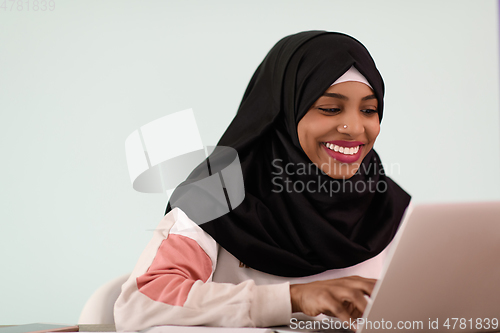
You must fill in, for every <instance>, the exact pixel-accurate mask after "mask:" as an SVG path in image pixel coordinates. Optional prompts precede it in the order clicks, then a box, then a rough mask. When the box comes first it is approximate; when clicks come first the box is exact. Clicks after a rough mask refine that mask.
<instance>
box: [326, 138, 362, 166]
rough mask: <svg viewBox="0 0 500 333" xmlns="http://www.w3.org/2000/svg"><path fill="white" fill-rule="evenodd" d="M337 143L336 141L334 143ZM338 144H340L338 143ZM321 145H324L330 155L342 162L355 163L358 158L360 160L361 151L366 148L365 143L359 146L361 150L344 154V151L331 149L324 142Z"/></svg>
mask: <svg viewBox="0 0 500 333" xmlns="http://www.w3.org/2000/svg"><path fill="white" fill-rule="evenodd" d="M333 142H339V141H332V143H333ZM334 144H336V143H334ZM337 145H338V146H340V145H339V144H337ZM321 147H323V149H325V150H326V153H327V154H328V155H330V157H332V158H333V159H335V160H337V161H339V162H340V163H348V164H349V163H354V162H356V161H357V160H359V158H360V156H361V151H362V150H363V148H364V145H363V144H361V145H360V146H359V150H358V152H357V153H356V154H352V155H344V154H343V153H339V152H336V151H334V150H331V149H329V148H327V147H326V146H325V145H324V144H321Z"/></svg>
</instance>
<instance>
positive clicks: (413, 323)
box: [358, 202, 500, 333]
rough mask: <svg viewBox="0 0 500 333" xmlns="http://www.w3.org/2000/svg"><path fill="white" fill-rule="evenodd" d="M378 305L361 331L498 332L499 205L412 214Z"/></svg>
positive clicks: (378, 290)
mask: <svg viewBox="0 0 500 333" xmlns="http://www.w3.org/2000/svg"><path fill="white" fill-rule="evenodd" d="M372 300H373V302H370V304H369V305H368V307H367V309H366V311H365V313H364V316H363V318H362V321H364V323H365V324H364V325H363V327H362V329H361V330H358V331H359V332H363V333H369V332H386V331H388V330H391V331H398V330H400V331H406V332H413V331H418V332H478V331H480V332H488V331H499V330H500V323H499V320H500V202H488V203H460V204H456V203H454V204H427V205H417V206H414V207H413V208H412V209H410V211H409V212H408V213H407V214H406V217H405V219H404V221H403V224H402V226H401V228H400V230H399V231H398V234H397V235H396V238H395V239H394V244H393V247H392V249H391V251H390V254H389V256H388V262H387V265H386V267H385V269H384V271H383V273H382V277H381V279H380V280H379V281H378V283H377V285H376V286H375V290H374V293H373V295H372ZM389 326H390V327H389Z"/></svg>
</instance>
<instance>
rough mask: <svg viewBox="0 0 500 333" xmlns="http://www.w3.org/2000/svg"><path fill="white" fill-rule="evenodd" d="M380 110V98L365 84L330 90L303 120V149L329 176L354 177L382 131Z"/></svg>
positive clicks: (301, 126)
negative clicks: (378, 99)
mask: <svg viewBox="0 0 500 333" xmlns="http://www.w3.org/2000/svg"><path fill="white" fill-rule="evenodd" d="M377 107H378V101H377V98H376V97H375V95H374V94H373V91H372V90H371V88H370V87H369V86H367V85H366V84H364V83H361V82H354V81H353V82H343V83H339V84H336V85H334V86H331V87H329V88H328V89H327V90H326V91H325V93H324V94H323V96H321V97H320V98H319V99H318V100H317V101H316V102H315V103H314V104H313V105H312V106H311V108H310V109H309V111H308V112H307V113H306V115H305V116H304V117H303V118H302V119H301V120H300V121H299V125H298V126H297V132H298V135H299V142H300V145H301V146H302V149H303V150H304V152H305V153H306V155H307V156H308V157H309V159H310V160H311V162H313V163H314V164H316V165H317V166H318V167H319V168H320V169H321V170H322V171H323V172H324V173H326V174H327V175H328V176H330V177H332V178H336V179H342V178H346V179H347V178H351V177H352V176H353V175H354V174H355V173H356V171H357V170H358V169H359V166H360V164H361V161H363V159H364V158H365V156H366V155H367V154H368V152H369V151H370V150H371V149H372V147H373V144H374V143H375V139H376V138H377V136H378V134H379V132H380V123H379V116H378V113H377Z"/></svg>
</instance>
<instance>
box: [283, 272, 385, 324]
mask: <svg viewBox="0 0 500 333" xmlns="http://www.w3.org/2000/svg"><path fill="white" fill-rule="evenodd" d="M375 282H377V280H375V279H367V278H363V277H360V276H347V277H343V278H339V279H332V280H325V281H315V282H311V283H305V284H293V285H290V297H291V301H292V312H303V313H305V314H306V315H308V316H313V317H314V316H317V315H319V314H321V313H323V314H325V315H328V316H334V317H337V318H339V319H340V320H342V321H349V319H352V320H356V319H357V318H360V317H361V316H362V315H363V312H364V311H365V308H366V304H367V301H366V299H365V295H368V296H370V295H371V294H372V291H373V287H374V286H375Z"/></svg>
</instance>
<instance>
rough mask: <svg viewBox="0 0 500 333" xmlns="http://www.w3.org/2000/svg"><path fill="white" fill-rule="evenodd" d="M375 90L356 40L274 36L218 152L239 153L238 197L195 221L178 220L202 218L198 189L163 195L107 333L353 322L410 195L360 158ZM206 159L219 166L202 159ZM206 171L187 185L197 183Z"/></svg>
mask: <svg viewBox="0 0 500 333" xmlns="http://www.w3.org/2000/svg"><path fill="white" fill-rule="evenodd" d="M383 96H384V84H383V81H382V77H381V76H380V73H379V72H378V70H377V68H376V66H375V63H374V61H373V59H372V58H371V56H370V54H369V53H368V51H367V50H366V49H365V47H364V46H363V45H362V44H361V43H360V42H358V41H357V40H356V39H354V38H352V37H350V36H347V35H344V34H340V33H330V32H325V31H308V32H302V33H298V34H295V35H291V36H288V37H285V38H283V39H282V40H281V41H279V42H278V43H277V44H276V45H275V46H274V47H273V48H272V49H271V51H270V52H269V54H268V55H267V56H266V58H265V59H264V61H263V62H262V64H261V65H260V66H259V68H258V69H257V71H256V72H255V74H254V76H253V77H252V79H251V80H250V83H249V85H248V88H247V90H246V92H245V94H244V96H243V100H242V102H241V105H240V107H239V109H238V113H237V114H236V116H235V118H234V119H233V121H232V123H231V124H230V125H229V127H228V129H227V130H226V132H225V133H224V135H223V136H222V138H221V140H220V141H219V144H218V145H219V146H228V147H232V148H233V149H235V150H236V151H237V152H238V157H239V160H240V162H241V171H242V175H243V179H244V190H243V191H244V194H245V196H244V200H243V201H242V202H241V204H239V205H238V206H237V207H231V208H230V211H229V212H228V213H227V214H223V215H222V216H219V217H217V218H216V219H213V220H211V221H209V222H207V223H203V222H205V221H201V220H200V221H198V220H197V218H196V217H195V216H194V214H193V216H188V215H190V214H186V212H190V211H193V207H194V208H196V209H198V208H199V209H207V210H210V209H212V210H213V209H214V207H212V206H210V205H209V203H210V200H209V199H208V197H210V195H211V194H210V193H201V194H199V193H197V195H196V198H197V199H196V200H194V199H193V198H194V197H193V196H192V194H193V193H192V192H189V193H185V194H183V193H180V194H179V191H178V190H176V191H175V192H174V194H173V195H172V197H176V200H175V201H171V202H170V203H169V205H168V208H167V212H166V213H167V214H166V215H165V217H164V219H163V220H162V221H161V222H160V225H159V226H158V230H160V232H158V233H157V234H155V236H154V237H153V239H152V241H151V242H150V243H149V245H148V247H147V248H146V250H145V251H144V253H143V255H142V256H141V259H140V260H139V263H138V264H137V266H136V268H135V269H134V271H133V273H132V275H131V277H130V279H129V280H128V281H127V282H126V283H125V284H124V286H123V289H122V294H121V295H120V297H119V299H118V301H117V302H116V305H115V321H116V325H117V329H118V330H141V329H144V328H146V327H148V326H153V325H165V324H169V325H210V326H273V325H283V324H288V323H290V319H291V317H292V313H293V312H302V313H304V314H306V315H310V316H316V315H319V314H325V315H330V316H336V317H338V318H340V319H342V320H346V321H348V320H352V319H356V318H359V317H360V316H361V315H362V313H363V311H364V309H365V307H366V304H367V301H366V298H365V296H369V295H371V292H372V290H373V286H374V284H375V281H376V279H377V278H378V277H379V275H380V272H381V268H382V265H383V262H384V258H385V255H386V253H387V249H388V246H389V244H390V243H391V241H392V238H393V237H394V235H395V233H396V230H397V228H398V226H399V223H400V221H401V217H402V215H403V213H404V211H405V209H406V207H407V206H408V204H409V201H410V196H409V195H408V194H407V193H406V192H405V191H404V190H402V189H401V188H400V187H399V186H398V185H397V184H396V183H394V182H393V181H392V180H391V179H390V178H389V177H387V176H386V175H385V173H384V172H383V168H382V166H381V162H380V159H379V158H378V155H377V154H376V153H375V151H374V150H373V145H374V143H375V140H376V138H377V136H378V134H379V131H380V121H381V120H382V115H383ZM207 163H209V164H210V166H211V171H212V172H215V171H214V168H216V167H217V166H219V165H221V164H223V163H222V160H221V159H220V156H218V155H217V154H215V153H214V154H212V155H211V156H210V157H209V159H208V161H207ZM206 165H207V164H206V163H203V164H201V165H200V166H199V167H197V168H196V169H195V170H194V171H193V172H192V173H191V174H190V176H189V177H188V179H187V180H186V184H194V183H196V182H198V181H203V180H204V179H206V178H207V172H206V168H207V167H206ZM277 170H280V171H278V174H279V175H280V177H281V180H282V181H283V182H285V183H287V184H290V183H291V184H293V186H292V187H291V188H287V190H285V191H284V190H283V189H284V187H283V186H282V187H280V184H279V182H276V175H277V172H276V171H277ZM221 178H224V176H221ZM224 182H225V186H226V188H228V189H230V188H231V186H232V185H233V184H231V182H230V181H228V179H226V178H224ZM315 184H316V185H317V186H314V185H315ZM372 184H376V185H377V186H375V187H371V186H370V185H372ZM379 184H383V185H384V186H379ZM325 185H328V186H329V188H330V190H329V191H328V190H325V189H327V186H325ZM346 185H350V186H346ZM333 186H335V188H336V189H338V190H335V191H332V188H333ZM288 189H289V190H288ZM176 195H177V196H176ZM205 197H206V198H207V200H204V198H205Z"/></svg>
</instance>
